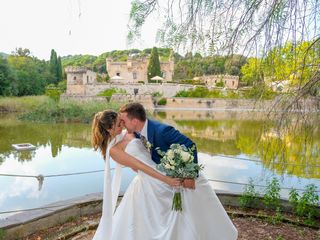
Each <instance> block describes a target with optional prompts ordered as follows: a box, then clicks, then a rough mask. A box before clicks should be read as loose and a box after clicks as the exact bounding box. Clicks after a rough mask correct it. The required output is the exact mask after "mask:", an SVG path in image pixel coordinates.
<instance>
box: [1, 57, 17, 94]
mask: <svg viewBox="0 0 320 240" xmlns="http://www.w3.org/2000/svg"><path fill="white" fill-rule="evenodd" d="M13 82H14V77H13V73H12V70H11V68H10V66H9V64H8V62H7V60H6V59H4V58H2V57H1V56H0V96H8V95H12V94H14V91H13Z"/></svg>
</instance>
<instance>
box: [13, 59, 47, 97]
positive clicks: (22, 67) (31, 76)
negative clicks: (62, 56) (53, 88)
mask: <svg viewBox="0 0 320 240" xmlns="http://www.w3.org/2000/svg"><path fill="white" fill-rule="evenodd" d="M8 63H9V65H10V67H11V68H12V70H13V71H14V73H15V85H16V86H15V87H14V88H16V92H15V93H13V94H14V95H17V96H25V95H39V94H43V93H44V88H45V86H46V85H47V84H48V82H47V79H48V78H49V76H50V72H49V65H48V64H47V63H46V62H45V61H40V60H39V59H37V58H34V57H28V56H15V55H10V56H9V57H8Z"/></svg>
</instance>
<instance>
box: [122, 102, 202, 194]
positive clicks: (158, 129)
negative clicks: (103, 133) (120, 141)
mask: <svg viewBox="0 0 320 240" xmlns="http://www.w3.org/2000/svg"><path fill="white" fill-rule="evenodd" d="M119 113H120V119H121V120H122V121H123V122H124V125H125V127H126V129H127V131H128V132H129V133H134V134H136V136H137V137H140V138H141V139H142V140H143V141H144V142H149V143H151V149H150V151H151V156H152V160H153V161H154V162H155V163H157V164H159V163H160V156H159V154H158V153H157V151H156V148H158V147H159V148H160V150H162V151H165V152H166V151H167V150H168V149H169V147H170V145H171V144H173V143H178V144H184V145H185V146H186V147H187V148H191V147H192V146H195V147H196V145H195V144H194V143H193V142H192V141H191V140H190V139H189V138H188V137H186V136H185V135H183V134H181V133H180V132H179V131H178V130H176V129H175V128H173V127H172V126H168V125H165V124H162V123H160V122H157V121H154V120H151V119H147V117H146V111H145V109H144V107H143V106H142V105H141V104H140V103H128V104H127V105H125V106H123V107H122V108H121V109H120V112H119ZM194 162H195V163H198V156H197V149H196V148H195V151H194ZM183 187H186V188H191V189H195V180H194V179H185V180H184V181H183Z"/></svg>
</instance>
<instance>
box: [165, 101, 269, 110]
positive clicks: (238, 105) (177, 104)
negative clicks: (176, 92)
mask: <svg viewBox="0 0 320 240" xmlns="http://www.w3.org/2000/svg"><path fill="white" fill-rule="evenodd" d="M272 103H273V101H271V100H266V101H259V102H257V101H255V100H248V99H215V98H167V104H166V105H165V107H166V108H195V109H199V108H202V109H203V108H208V109H242V110H246V109H247V110H252V109H257V110H261V109H266V108H270V107H271V106H272Z"/></svg>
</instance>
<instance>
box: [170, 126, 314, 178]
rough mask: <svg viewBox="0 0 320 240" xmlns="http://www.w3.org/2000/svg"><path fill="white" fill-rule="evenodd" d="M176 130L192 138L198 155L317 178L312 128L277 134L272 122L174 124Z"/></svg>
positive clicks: (305, 127)
mask: <svg viewBox="0 0 320 240" xmlns="http://www.w3.org/2000/svg"><path fill="white" fill-rule="evenodd" d="M175 123H176V124H177V127H178V129H179V130H180V131H181V132H183V133H184V134H186V135H187V136H188V137H190V138H192V139H193V140H194V141H195V142H196V143H197V147H198V150H199V151H200V152H206V153H210V154H224V155H231V156H232V155H233V156H236V155H239V154H241V153H244V154H246V155H248V156H255V157H259V158H260V159H261V161H262V163H263V165H264V166H265V167H267V168H270V169H272V170H275V171H276V172H277V173H278V174H280V175H282V174H284V173H287V174H293V175H295V176H298V177H306V178H320V168H319V167H315V166H319V165H320V159H319V151H320V145H319V144H320V134H319V129H318V128H317V127H316V128H315V127H314V125H310V126H309V127H307V126H305V125H304V126H301V127H299V125H297V124H292V126H291V129H290V128H284V129H283V131H281V133H277V131H275V125H276V123H275V122H274V121H271V120H268V121H262V120H261V121H252V120H237V121H236V120H190V121H187V120H176V121H175Z"/></svg>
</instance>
